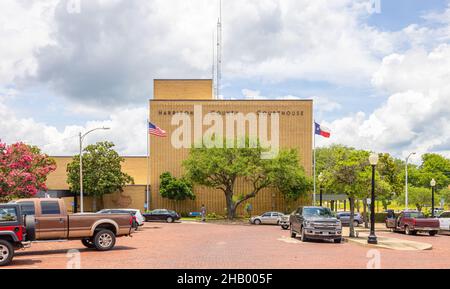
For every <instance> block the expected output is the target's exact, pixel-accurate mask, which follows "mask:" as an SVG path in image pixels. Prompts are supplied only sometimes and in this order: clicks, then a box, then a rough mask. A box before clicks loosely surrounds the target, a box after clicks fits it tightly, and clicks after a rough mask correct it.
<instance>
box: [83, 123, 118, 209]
mask: <svg viewBox="0 0 450 289" xmlns="http://www.w3.org/2000/svg"><path fill="white" fill-rule="evenodd" d="M109 129H110V128H109V127H98V128H94V129H91V130H90V131H88V132H86V133H85V134H82V133H81V132H80V135H79V136H80V210H81V213H84V202H83V140H84V138H85V137H86V136H87V135H88V134H90V133H91V132H94V131H96V130H109ZM75 209H76V208H75Z"/></svg>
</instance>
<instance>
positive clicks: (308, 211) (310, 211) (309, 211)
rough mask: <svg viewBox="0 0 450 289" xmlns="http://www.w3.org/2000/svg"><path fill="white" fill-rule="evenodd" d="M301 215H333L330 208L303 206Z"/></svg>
mask: <svg viewBox="0 0 450 289" xmlns="http://www.w3.org/2000/svg"><path fill="white" fill-rule="evenodd" d="M303 215H304V216H308V217H314V216H317V217H333V214H332V213H331V210H330V209H328V208H304V209H303Z"/></svg>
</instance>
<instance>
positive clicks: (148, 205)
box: [145, 120, 150, 211]
mask: <svg viewBox="0 0 450 289" xmlns="http://www.w3.org/2000/svg"><path fill="white" fill-rule="evenodd" d="M149 122H150V121H149V120H147V124H146V127H147V129H146V131H147V186H146V191H145V194H146V207H147V208H146V211H150V133H149Z"/></svg>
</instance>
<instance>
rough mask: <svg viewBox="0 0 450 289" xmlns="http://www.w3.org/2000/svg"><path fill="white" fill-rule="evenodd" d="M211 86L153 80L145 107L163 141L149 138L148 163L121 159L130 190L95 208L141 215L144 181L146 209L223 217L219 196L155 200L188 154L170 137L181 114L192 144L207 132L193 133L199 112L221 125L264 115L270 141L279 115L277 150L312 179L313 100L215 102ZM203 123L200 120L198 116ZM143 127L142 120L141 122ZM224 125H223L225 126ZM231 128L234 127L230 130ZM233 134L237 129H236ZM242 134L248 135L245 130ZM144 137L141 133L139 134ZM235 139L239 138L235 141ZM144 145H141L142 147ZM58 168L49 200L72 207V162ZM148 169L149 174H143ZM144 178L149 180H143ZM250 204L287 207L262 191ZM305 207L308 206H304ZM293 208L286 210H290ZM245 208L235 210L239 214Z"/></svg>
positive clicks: (244, 189)
mask: <svg viewBox="0 0 450 289" xmlns="http://www.w3.org/2000/svg"><path fill="white" fill-rule="evenodd" d="M213 94H214V93H213V82H212V81H211V80H155V81H154V94H153V99H152V100H150V102H149V119H150V120H151V122H152V123H153V124H156V125H157V126H159V127H160V128H161V129H163V130H165V131H166V132H167V134H168V136H167V137H165V138H161V137H155V136H152V137H150V152H151V153H150V160H149V162H147V157H146V156H143V157H126V156H124V158H125V162H124V163H123V165H122V169H123V171H124V172H126V173H128V174H129V175H131V176H132V177H133V178H134V180H135V185H132V186H127V187H126V188H125V189H124V192H122V193H116V194H111V195H107V196H105V197H104V198H103V202H100V206H101V207H105V208H114V207H115V208H118V207H121V208H125V207H130V208H138V209H144V205H145V203H146V185H147V180H149V184H150V199H149V203H150V208H151V209H156V208H167V209H176V210H177V211H179V212H182V213H189V212H195V211H199V208H200V207H201V205H202V204H205V205H206V207H207V209H208V212H211V213H212V212H215V213H217V214H224V213H225V208H226V203H225V197H224V194H223V192H222V191H220V190H215V189H210V188H204V187H200V186H195V188H194V190H195V193H196V196H197V198H196V200H193V201H191V200H188V201H183V202H179V203H177V204H175V203H174V202H173V201H170V200H167V199H164V198H162V197H161V196H160V195H159V186H160V182H159V177H160V175H161V174H162V173H164V172H170V173H172V174H173V175H174V176H177V177H180V176H182V175H183V167H182V162H183V160H185V159H186V157H187V156H188V154H189V149H188V148H179V147H177V146H178V145H174V144H173V141H172V135H173V134H174V132H176V131H177V129H179V126H178V125H172V123H173V118H174V116H176V115H180V114H184V115H187V116H189V118H190V119H191V120H192V121H191V125H192V128H191V130H190V131H191V132H192V133H191V134H190V136H191V143H192V144H194V143H196V142H198V140H197V139H194V137H195V136H198V135H203V133H205V131H207V130H208V128H209V127H208V126H207V125H203V126H202V127H201V129H202V130H203V131H202V133H199V132H198V131H197V132H195V133H194V123H196V120H198V119H195V118H196V117H197V118H198V117H199V116H198V115H195V113H194V111H197V110H198V108H199V107H201V111H202V114H203V116H204V115H206V114H208V113H216V114H219V115H221V116H223V118H224V119H225V116H226V115H227V114H230V113H232V114H233V113H234V114H237V113H242V114H243V115H247V114H249V113H253V114H256V115H258V116H259V115H260V114H265V115H267V116H268V122H269V130H268V138H269V139H270V130H271V124H270V119H271V118H270V115H271V114H273V113H278V114H279V129H278V134H279V146H280V148H281V149H284V148H294V149H297V151H298V153H299V157H300V163H301V164H302V166H303V167H304V168H305V171H306V173H307V174H308V175H312V136H313V131H312V128H313V119H312V118H313V115H312V111H313V102H312V100H219V99H215V98H214V96H213ZM200 119H202V116H200ZM143 121H145V120H143ZM224 122H225V121H224ZM223 126H224V128H223V131H224V132H225V131H226V128H225V126H226V123H224V124H223ZM235 128H236V127H235ZM236 129H237V128H236ZM245 131H246V132H248V131H249V128H248V127H247V128H246V129H245ZM143 133H146V132H143ZM237 137H239V136H237ZM143 145H145V144H143ZM54 158H55V160H56V162H57V166H58V168H57V171H56V172H54V173H52V174H51V175H50V176H49V180H48V187H49V189H50V190H49V192H48V194H50V195H53V196H57V197H64V198H65V199H66V202H67V203H68V207H70V206H71V205H73V197H71V196H70V193H69V192H68V191H67V190H68V184H67V183H66V179H67V177H66V167H67V164H68V163H69V162H70V161H71V157H54ZM148 168H149V171H148ZM147 176H148V177H147ZM249 190H250V186H249V184H247V183H246V182H245V181H243V180H240V181H238V183H237V184H236V188H235V191H236V192H238V193H248V192H249ZM90 202H91V200H89V198H87V199H86V200H85V203H86V206H87V207H86V209H87V210H88V209H89V206H90ZM248 202H249V203H251V204H252V207H253V212H254V213H261V212H263V211H270V210H280V211H285V210H286V209H287V204H286V203H285V201H284V199H283V198H282V196H281V195H280V194H279V193H278V192H276V191H275V190H271V189H266V190H263V191H261V192H260V193H259V194H258V195H257V197H256V198H254V199H250V200H249V201H248ZM306 202H307V200H306V199H301V200H299V201H298V203H306ZM308 203H309V202H308ZM295 205H297V204H290V206H291V207H292V208H293V207H294V206H295ZM243 209H244V206H242V207H241V208H240V210H238V212H239V213H241V214H242V213H243Z"/></svg>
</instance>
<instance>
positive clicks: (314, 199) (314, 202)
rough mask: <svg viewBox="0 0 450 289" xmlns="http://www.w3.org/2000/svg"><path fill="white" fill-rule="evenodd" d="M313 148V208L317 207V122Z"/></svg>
mask: <svg viewBox="0 0 450 289" xmlns="http://www.w3.org/2000/svg"><path fill="white" fill-rule="evenodd" d="M313 147H314V157H313V168H314V193H313V206H315V205H316V122H315V121H314V137H313Z"/></svg>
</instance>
